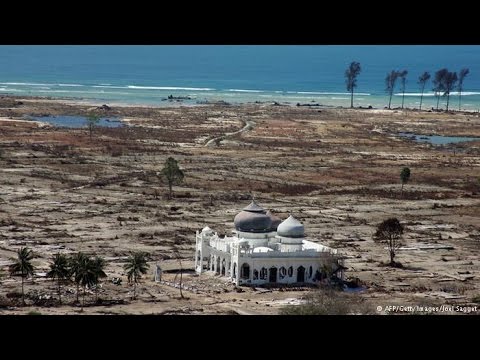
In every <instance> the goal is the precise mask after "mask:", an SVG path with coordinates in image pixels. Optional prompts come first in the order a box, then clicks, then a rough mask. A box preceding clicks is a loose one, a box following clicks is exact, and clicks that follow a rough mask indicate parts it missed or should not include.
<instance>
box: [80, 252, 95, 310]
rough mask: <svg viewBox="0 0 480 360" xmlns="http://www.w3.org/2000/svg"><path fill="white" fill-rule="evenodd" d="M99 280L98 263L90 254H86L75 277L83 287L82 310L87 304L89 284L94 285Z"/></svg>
mask: <svg viewBox="0 0 480 360" xmlns="http://www.w3.org/2000/svg"><path fill="white" fill-rule="evenodd" d="M97 280H98V278H97V274H96V265H95V264H94V261H93V260H92V259H90V258H89V257H88V256H84V257H83V258H82V259H81V261H80V264H79V267H78V271H77V274H76V278H75V282H78V283H79V284H80V285H82V287H83V299H82V311H83V307H84V306H85V293H86V291H87V286H88V287H92V286H93V285H95V283H96V281H97Z"/></svg>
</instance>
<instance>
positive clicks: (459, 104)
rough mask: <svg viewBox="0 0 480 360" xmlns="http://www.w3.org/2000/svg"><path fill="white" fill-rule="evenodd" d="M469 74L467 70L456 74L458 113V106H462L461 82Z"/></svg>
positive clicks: (464, 69)
mask: <svg viewBox="0 0 480 360" xmlns="http://www.w3.org/2000/svg"><path fill="white" fill-rule="evenodd" d="M469 73H470V70H469V69H468V68H463V69H462V70H460V73H459V74H458V86H457V88H458V111H460V106H461V104H462V91H463V80H465V77H466V76H467V75H468V74H469Z"/></svg>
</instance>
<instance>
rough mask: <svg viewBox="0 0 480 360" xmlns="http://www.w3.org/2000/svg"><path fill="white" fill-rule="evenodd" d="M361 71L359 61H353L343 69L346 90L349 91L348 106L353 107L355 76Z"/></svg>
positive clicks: (355, 85)
mask: <svg viewBox="0 0 480 360" xmlns="http://www.w3.org/2000/svg"><path fill="white" fill-rule="evenodd" d="M360 71H362V68H361V67H360V63H359V62H356V61H353V62H352V63H350V66H349V67H348V69H347V70H345V82H346V85H347V91H350V107H351V108H353V90H354V89H355V88H356V87H357V76H358V75H359V74H360Z"/></svg>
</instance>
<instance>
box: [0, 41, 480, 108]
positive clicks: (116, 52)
mask: <svg viewBox="0 0 480 360" xmlns="http://www.w3.org/2000/svg"><path fill="white" fill-rule="evenodd" d="M352 61H358V62H360V64H361V67H362V71H361V73H360V75H359V76H358V87H357V88H356V89H355V98H354V105H355V106H363V107H368V106H372V107H374V108H383V107H385V106H386V105H387V104H388V96H387V94H386V93H385V76H386V74H387V72H389V71H391V70H407V71H408V75H407V83H406V93H405V106H406V107H416V108H418V105H419V102H420V87H419V85H418V84H417V80H418V77H419V75H420V74H421V73H423V72H424V71H429V72H430V73H431V75H432V77H433V74H434V72H435V71H437V70H439V69H440V68H443V67H446V68H448V69H449V70H450V71H457V72H458V71H459V70H460V69H461V68H469V69H470V74H469V75H468V76H467V77H466V78H465V81H464V90H463V93H462V109H464V110H473V111H478V110H479V109H480V46H478V45H441V46H439V45H428V46H423V45H395V46H390V45H341V46H336V45H318V46H317V45H311V46H304V45H298V46H291V45H289V46H287V45H272V46H268V45H250V46H246V45H181V46H180V45H178V46H174V45H168V46H167V45H159V46H134V45H128V46H127V45H121V46H117V45H115V46H113V45H109V46H97V45H96V46H83V45H82V46H80V45H68V46H65V45H48V46H47V45H36V46H25V45H15V46H11V45H8V46H0V94H11V95H19V96H23V95H36V96H49V97H56V98H67V99H81V100H85V101H89V102H95V103H102V104H103V103H105V104H110V105H112V104H129V105H149V106H168V105H172V104H175V105H178V104H185V105H193V104H197V103H203V102H208V101H221V100H223V101H226V102H228V103H242V102H278V103H284V104H290V105H296V104H297V103H300V104H314V103H317V104H321V105H323V106H347V107H348V106H350V97H349V93H348V92H347V90H346V87H345V78H344V73H345V69H346V68H347V66H348V65H349V64H350V62H352ZM169 96H171V97H173V99H171V100H168V97H169ZM177 97H180V98H181V99H176V98H177ZM401 101H402V96H401V93H400V84H399V82H398V83H397V87H396V89H395V95H394V97H393V99H392V107H398V106H400V105H401ZM445 103H446V98H441V100H440V107H442V108H443V107H444V106H445ZM435 106H436V98H435V97H434V93H433V91H432V83H431V81H430V82H429V83H428V84H427V87H426V90H425V96H424V100H423V105H422V107H423V108H424V109H427V108H431V107H435ZM450 108H452V109H458V95H457V93H456V92H454V93H452V95H451V98H450Z"/></svg>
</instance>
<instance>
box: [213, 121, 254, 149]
mask: <svg viewBox="0 0 480 360" xmlns="http://www.w3.org/2000/svg"><path fill="white" fill-rule="evenodd" d="M242 122H243V123H244V126H243V127H242V128H241V129H240V130H238V131H235V132H232V133H226V134H224V135H222V136H217V137H215V138H213V139H211V140H209V141H208V142H207V143H206V144H205V146H211V145H212V144H214V143H215V142H216V141H222V140H225V139H226V138H227V137H230V136H234V135H237V134H241V133H242V132H244V131H247V130H251V129H252V128H253V126H254V125H255V123H254V122H253V121H250V120H242Z"/></svg>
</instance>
